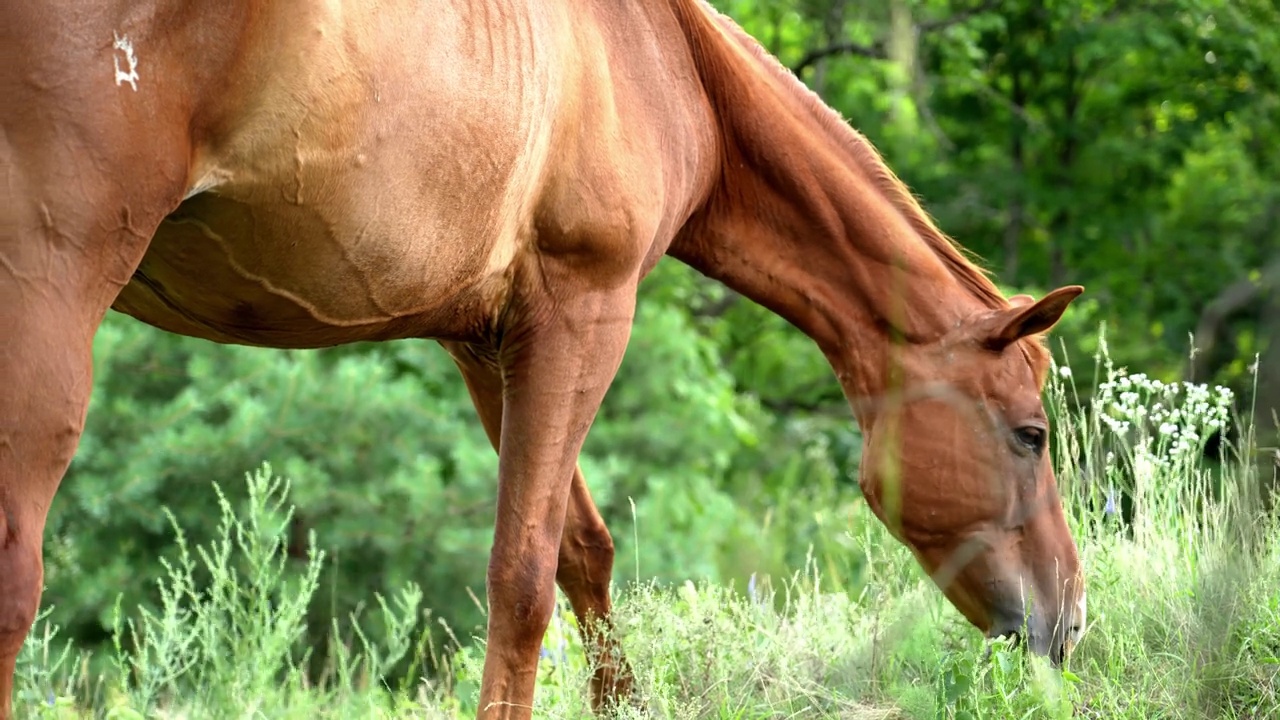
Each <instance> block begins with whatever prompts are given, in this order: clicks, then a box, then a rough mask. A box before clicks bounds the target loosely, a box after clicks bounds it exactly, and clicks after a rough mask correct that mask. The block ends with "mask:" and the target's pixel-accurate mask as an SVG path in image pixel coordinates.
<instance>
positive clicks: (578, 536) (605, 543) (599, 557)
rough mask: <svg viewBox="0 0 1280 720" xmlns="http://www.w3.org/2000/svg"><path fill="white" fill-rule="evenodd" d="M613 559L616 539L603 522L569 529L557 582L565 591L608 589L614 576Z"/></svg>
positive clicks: (558, 569)
mask: <svg viewBox="0 0 1280 720" xmlns="http://www.w3.org/2000/svg"><path fill="white" fill-rule="evenodd" d="M613 558H614V546H613V536H612V535H610V534H609V529H608V528H607V527H605V525H604V523H603V522H600V521H597V522H593V523H586V524H583V525H582V526H579V527H573V528H569V527H566V528H565V534H564V537H563V538H562V540H561V542H560V561H559V566H558V567H557V569H556V579H557V580H558V581H559V582H560V584H561V586H562V587H564V588H565V590H566V592H569V591H570V589H571V588H573V587H582V586H596V587H599V586H601V585H604V586H607V585H608V584H609V581H610V580H611V579H612V577H613Z"/></svg>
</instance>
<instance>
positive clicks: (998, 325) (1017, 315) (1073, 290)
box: [985, 285, 1084, 350]
mask: <svg viewBox="0 0 1280 720" xmlns="http://www.w3.org/2000/svg"><path fill="white" fill-rule="evenodd" d="M1082 292H1084V288H1083V287H1081V286H1079V285H1068V286H1066V287H1060V288H1058V289H1057V290H1054V291H1053V292H1051V293H1049V294H1048V295H1045V296H1044V297H1042V298H1040V301H1039V302H1030V300H1031V298H1030V297H1028V296H1018V295H1015V296H1014V297H1012V298H1010V299H1009V303H1010V304H1011V305H1012V307H1010V308H1009V309H1007V310H1002V311H1000V312H999V313H997V315H996V318H995V320H994V321H993V323H992V325H991V326H990V327H991V334H990V335H988V336H987V339H986V342H985V344H986V346H987V347H989V348H991V349H992V350H1003V349H1004V348H1005V347H1007V346H1009V345H1010V344H1012V343H1013V342H1014V341H1016V340H1019V339H1021V338H1024V337H1028V336H1030V335H1039V334H1040V333H1042V332H1045V331H1046V330H1048V329H1049V328H1051V327H1053V326H1054V325H1056V324H1057V322H1058V320H1060V319H1061V318H1062V314H1063V313H1064V312H1066V311H1067V306H1068V305H1070V304H1071V301H1072V300H1075V299H1076V298H1077V297H1079V296H1080V293H1082ZM1024 297H1025V298H1026V300H1022V298H1024Z"/></svg>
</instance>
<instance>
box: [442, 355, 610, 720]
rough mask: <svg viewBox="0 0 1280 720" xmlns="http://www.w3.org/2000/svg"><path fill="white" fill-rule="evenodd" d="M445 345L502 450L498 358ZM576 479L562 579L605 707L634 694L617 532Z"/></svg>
mask: <svg viewBox="0 0 1280 720" xmlns="http://www.w3.org/2000/svg"><path fill="white" fill-rule="evenodd" d="M441 344H442V345H444V347H445V349H446V350H448V351H449V354H450V355H451V356H452V357H453V359H454V362H455V363H456V364H457V366H458V369H459V370H461V371H462V376H463V379H464V380H465V381H466V384H467V389H468V391H469V392H470V394H471V399H472V402H473V403H474V404H475V407H476V412H477V414H478V415H479V416H480V421H481V424H483V425H484V428H485V432H486V433H487V434H488V436H489V440H490V441H491V442H492V443H493V446H494V449H495V450H496V449H498V447H499V442H500V437H501V434H502V379H501V377H500V375H499V372H498V368H497V365H496V363H495V362H494V361H493V360H492V359H491V358H487V357H485V355H486V353H483V352H478V350H477V348H475V347H474V346H470V345H465V344H461V343H451V342H445V343H441ZM572 482H573V485H572V486H571V488H570V491H569V502H568V505H567V507H566V510H565V519H564V530H563V532H562V533H561V539H560V551H559V556H558V558H557V564H556V583H557V584H558V585H559V586H560V589H561V590H562V591H564V594H565V597H566V598H568V600H569V605H570V607H572V608H573V614H574V615H575V616H576V617H577V619H578V626H579V632H580V633H581V636H582V640H583V644H584V645H585V646H586V649H587V653H588V659H589V660H590V661H591V662H592V663H593V664H594V665H595V672H594V674H593V675H592V678H591V703H592V708H593V709H594V710H596V711H597V712H599V711H600V710H601V709H603V708H604V707H605V706H607V705H608V704H610V703H614V702H618V701H621V700H622V699H624V698H626V697H628V696H629V695H630V693H631V688H632V676H631V671H630V668H629V666H628V665H627V661H626V658H625V657H624V656H623V654H622V649H621V647H620V646H619V645H618V642H617V639H616V637H615V634H614V632H613V620H612V600H611V598H610V595H609V587H610V583H611V581H612V577H613V560H614V547H613V537H612V536H611V535H610V534H609V529H608V528H607V527H606V526H605V524H604V520H603V518H601V517H600V511H599V510H598V509H597V508H596V505H595V501H594V500H592V498H591V492H590V490H589V489H588V488H587V483H586V480H585V479H584V477H583V475H582V468H580V467H577V466H575V467H574V471H573V481H572Z"/></svg>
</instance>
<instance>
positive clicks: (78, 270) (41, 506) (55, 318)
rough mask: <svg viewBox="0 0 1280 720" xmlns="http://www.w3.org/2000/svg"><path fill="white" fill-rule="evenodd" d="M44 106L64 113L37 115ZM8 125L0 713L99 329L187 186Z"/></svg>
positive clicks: (1, 200) (35, 601)
mask: <svg viewBox="0 0 1280 720" xmlns="http://www.w3.org/2000/svg"><path fill="white" fill-rule="evenodd" d="M23 102H24V101H23V100H19V101H17V106H19V107H22V106H23ZM34 104H35V101H32V106H34ZM45 115H58V113H44V114H40V113H36V114H34V115H33V116H34V117H37V118H39V117H44V116H45ZM6 130H8V131H9V134H8V136H7V137H5V138H3V139H0V167H7V168H8V169H9V173H8V177H7V180H8V183H7V186H6V184H5V181H4V180H0V193H5V194H4V195H3V197H0V720H9V718H10V717H11V716H12V712H13V709H12V707H11V703H12V693H13V690H14V687H13V683H14V679H13V674H14V670H15V666H16V659H17V654H18V652H19V650H20V649H21V647H22V644H23V642H24V641H25V639H26V636H27V633H28V632H29V631H30V628H31V625H32V622H33V621H34V618H35V615H36V612H37V610H38V608H39V603H40V594H41V591H42V589H43V587H42V583H43V581H44V570H43V560H42V557H41V554H42V544H43V543H42V539H43V535H44V528H45V520H46V517H47V513H48V512H49V506H50V504H51V503H52V502H53V497H54V494H55V493H56V492H57V489H58V485H59V483H60V482H61V481H62V476H63V474H64V473H65V472H66V470H67V466H68V465H69V464H70V463H71V459H72V456H73V455H74V454H75V452H76V448H77V446H78V444H79V441H80V435H81V431H82V430H83V427H84V420H85V414H86V412H87V409H88V404H89V395H90V391H91V387H92V376H93V337H94V334H95V332H96V331H97V328H98V325H99V324H100V323H101V322H102V318H103V316H104V315H105V314H106V311H107V308H108V307H109V306H110V305H111V303H112V302H113V301H114V299H115V298H116V296H117V295H118V294H119V291H120V288H121V287H122V286H123V285H124V283H126V282H128V280H129V278H130V277H131V276H132V274H133V271H134V270H135V269H136V267H137V264H138V263H139V262H140V261H141V259H142V256H143V254H144V253H145V252H146V247H147V242H148V238H150V236H151V232H152V231H154V229H155V227H156V225H158V224H159V222H160V219H161V218H162V217H163V215H164V213H165V212H167V209H168V208H169V207H172V206H173V205H176V203H177V200H178V199H179V198H180V197H181V194H182V188H181V187H170V186H169V185H167V184H165V183H162V182H160V181H155V182H151V181H143V182H139V183H135V184H133V185H131V186H129V185H128V184H126V183H120V182H118V181H117V180H116V179H115V178H114V177H112V176H107V175H106V174H105V173H106V172H107V171H108V170H109V169H110V168H111V167H126V166H127V165H126V164H125V163H112V162H110V161H109V159H106V160H103V161H102V163H101V164H100V165H99V164H95V163H86V162H84V160H83V158H84V157H97V156H96V155H94V154H93V153H92V152H89V151H90V150H100V149H101V148H96V147H95V148H87V149H86V148H84V147H82V146H78V145H76V144H75V143H73V142H71V141H69V140H67V138H66V137H64V136H63V135H61V134H59V132H58V127H57V126H48V127H46V126H43V125H39V126H36V127H34V128H32V127H21V126H15V127H7V128H6ZM46 131H47V132H46ZM147 142H155V143H156V147H159V144H158V141H155V140H154V139H149V140H147ZM102 150H103V152H102V153H101V154H102V155H104V156H105V155H107V154H108V153H107V152H106V150H105V149H102ZM179 157H182V156H179ZM165 176H166V175H164V174H161V177H165ZM167 176H178V177H181V174H180V173H169V174H168V175H167ZM69 179H75V182H70V183H69V182H68V180H69Z"/></svg>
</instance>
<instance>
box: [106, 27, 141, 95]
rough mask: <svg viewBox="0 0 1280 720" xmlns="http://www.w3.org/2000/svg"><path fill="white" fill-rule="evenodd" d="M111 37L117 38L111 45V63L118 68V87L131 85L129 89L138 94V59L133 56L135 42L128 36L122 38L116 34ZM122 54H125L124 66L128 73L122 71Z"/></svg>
mask: <svg viewBox="0 0 1280 720" xmlns="http://www.w3.org/2000/svg"><path fill="white" fill-rule="evenodd" d="M111 35H112V36H113V37H114V38H115V42H114V43H112V44H111V50H112V53H111V61H112V63H114V64H115V68H116V87H120V85H122V84H123V83H129V87H131V88H133V91H134V92H138V57H137V56H136V55H134V54H133V42H132V41H130V40H129V36H128V35H123V36H122V35H118V34H116V33H114V32H112V33H111ZM120 53H124V64H125V67H127V68H128V72H126V71H124V70H121V69H120V59H121V57H120Z"/></svg>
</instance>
